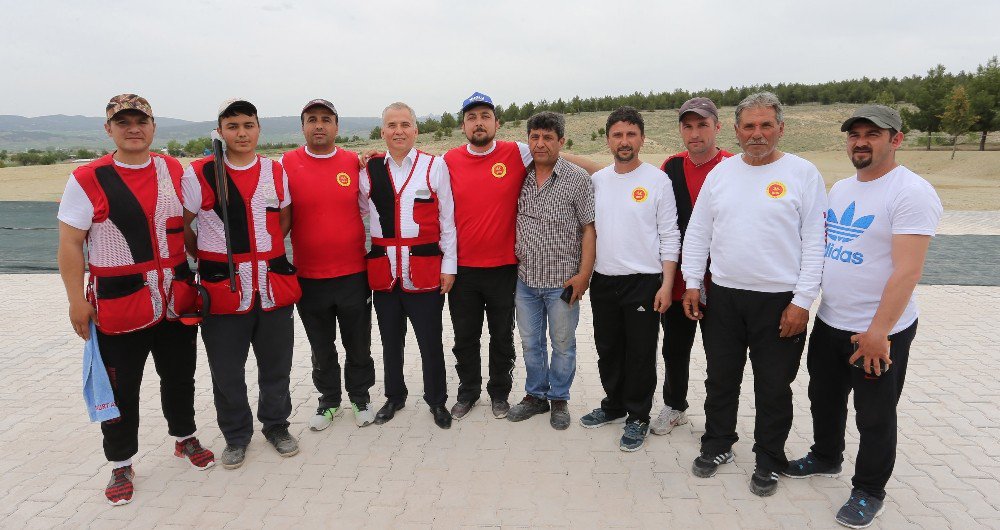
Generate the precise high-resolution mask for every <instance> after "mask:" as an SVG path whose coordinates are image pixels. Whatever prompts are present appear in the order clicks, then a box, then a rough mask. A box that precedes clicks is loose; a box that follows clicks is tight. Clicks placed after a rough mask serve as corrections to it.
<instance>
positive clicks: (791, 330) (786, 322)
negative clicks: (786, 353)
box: [778, 304, 809, 337]
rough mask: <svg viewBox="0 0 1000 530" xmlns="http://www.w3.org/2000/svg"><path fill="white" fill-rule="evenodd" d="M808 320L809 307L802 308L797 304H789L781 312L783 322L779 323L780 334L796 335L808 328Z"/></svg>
mask: <svg viewBox="0 0 1000 530" xmlns="http://www.w3.org/2000/svg"><path fill="white" fill-rule="evenodd" d="M808 322H809V310H808V309H802V308H801V307H799V306H797V305H795V304H788V307H786V308H785V310H784V311H782V312H781V322H780V323H779V324H778V331H779V333H778V336H779V337H794V336H795V335H798V334H799V333H802V332H803V331H805V330H806V324H807V323H808Z"/></svg>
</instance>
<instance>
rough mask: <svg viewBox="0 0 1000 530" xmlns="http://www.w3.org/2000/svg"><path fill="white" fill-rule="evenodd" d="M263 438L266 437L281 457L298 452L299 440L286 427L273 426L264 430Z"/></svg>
mask: <svg viewBox="0 0 1000 530" xmlns="http://www.w3.org/2000/svg"><path fill="white" fill-rule="evenodd" d="M264 438H267V441H268V442H270V443H271V445H273V446H274V450H275V451H277V452H278V454H279V455H281V456H282V457H285V458H288V457H290V456H295V455H297V454H299V442H298V440H296V439H295V437H294V436H292V435H291V434H290V433H289V432H288V427H275V428H274V429H271V430H270V431H268V432H265V433H264Z"/></svg>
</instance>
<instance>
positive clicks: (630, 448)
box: [618, 441, 646, 453]
mask: <svg viewBox="0 0 1000 530" xmlns="http://www.w3.org/2000/svg"><path fill="white" fill-rule="evenodd" d="M644 445H646V442H645V441H643V442H642V443H641V444H639V445H638V446H636V447H625V446H624V445H621V444H618V448H619V449H621V450H622V451H624V452H626V453H634V452H636V451H638V450H639V449H642V446H644Z"/></svg>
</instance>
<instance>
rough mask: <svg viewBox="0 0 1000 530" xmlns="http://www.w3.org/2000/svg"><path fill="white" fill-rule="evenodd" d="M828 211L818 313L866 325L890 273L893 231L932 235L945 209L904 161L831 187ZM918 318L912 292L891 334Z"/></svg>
mask: <svg viewBox="0 0 1000 530" xmlns="http://www.w3.org/2000/svg"><path fill="white" fill-rule="evenodd" d="M829 206H830V209H829V210H828V211H827V214H826V233H827V243H826V250H825V252H824V258H825V260H824V268H823V298H822V302H821V303H820V306H819V313H818V316H819V318H820V319H821V320H823V322H825V323H827V324H829V325H830V326H832V327H834V328H837V329H842V330H845V331H853V332H855V333H862V332H864V331H866V330H867V329H868V326H869V325H870V324H871V321H872V318H874V317H875V311H876V310H877V309H878V305H879V302H880V300H881V299H882V291H883V290H885V284H886V282H887V281H888V280H889V276H890V275H891V274H892V271H893V267H892V236H893V235H895V234H918V235H928V236H933V235H934V234H935V232H936V230H937V226H938V222H939V221H940V220H941V213H942V211H943V208H942V206H941V199H939V198H938V196H937V193H936V192H935V191H934V187H933V186H931V185H930V183H929V182H927V181H926V180H924V179H923V178H921V177H920V176H919V175H917V174H916V173H914V172H912V171H910V170H909V169H906V168H905V167H903V166H897V167H896V168H895V169H893V170H892V171H890V172H889V173H886V174H885V175H883V176H882V177H880V178H878V179H875V180H873V181H870V182H861V181H859V180H858V177H857V175H855V176H853V177H851V178H847V179H844V180H841V181H840V182H837V183H836V184H834V186H833V189H831V190H830V200H829ZM916 319H917V304H916V299H915V296H911V297H910V302H909V303H908V304H907V306H906V310H904V311H903V314H902V316H900V317H899V321H897V322H896V325H895V327H893V328H892V331H891V332H890V334H891V333H897V332H899V331H902V330H904V329H906V328H908V327H909V326H910V325H911V324H913V322H914V321H915V320H916Z"/></svg>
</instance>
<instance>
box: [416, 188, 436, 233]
mask: <svg viewBox="0 0 1000 530" xmlns="http://www.w3.org/2000/svg"><path fill="white" fill-rule="evenodd" d="M438 215H439V212H438V203H437V197H436V196H435V197H427V198H426V199H421V198H419V197H418V198H415V199H413V222H414V223H416V224H417V226H419V227H420V231H419V237H428V236H431V237H434V238H435V239H436V238H437V236H435V234H437V233H439V231H440V228H437V227H438V225H439V220H438Z"/></svg>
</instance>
